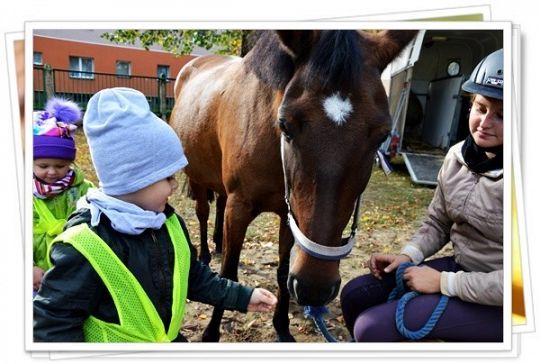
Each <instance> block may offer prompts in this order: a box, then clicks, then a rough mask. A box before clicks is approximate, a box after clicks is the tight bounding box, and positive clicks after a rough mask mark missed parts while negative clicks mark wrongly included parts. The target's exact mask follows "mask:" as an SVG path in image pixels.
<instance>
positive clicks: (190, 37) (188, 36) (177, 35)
mask: <svg viewBox="0 0 540 364" xmlns="http://www.w3.org/2000/svg"><path fill="white" fill-rule="evenodd" d="M249 32H250V31H247V30H235V29H225V30H201V29H184V30H173V29H165V30H137V29H127V30H115V31H114V32H111V33H109V32H106V33H103V34H102V35H101V37H102V38H104V39H107V40H109V41H111V42H114V43H116V44H132V45H134V44H135V43H136V41H140V43H141V46H142V47H143V48H144V49H146V50H148V49H150V47H151V46H152V45H159V46H161V47H162V48H163V50H165V51H167V52H171V53H173V54H175V55H182V54H191V53H192V51H193V49H194V48H195V47H200V48H204V49H206V50H211V51H212V52H213V53H215V54H228V55H243V53H244V52H243V50H242V44H243V41H244V40H245V39H246V37H247V35H248V34H249Z"/></svg>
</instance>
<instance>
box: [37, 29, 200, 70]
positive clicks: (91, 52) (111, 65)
mask: <svg viewBox="0 0 540 364" xmlns="http://www.w3.org/2000/svg"><path fill="white" fill-rule="evenodd" d="M33 40H34V45H33V46H34V51H35V52H41V53H42V54H43V63H44V64H49V65H51V67H52V68H57V69H64V70H67V69H69V57H70V56H76V57H88V58H93V59H94V72H102V73H116V61H128V62H131V74H132V75H134V76H147V77H157V66H158V65H168V66H169V67H170V77H172V78H176V75H177V74H178V72H179V71H180V68H182V66H183V65H184V64H186V63H187V62H189V61H190V60H191V59H193V58H194V56H179V57H175V56H174V55H172V54H170V53H166V52H156V51H146V50H144V49H134V48H125V47H120V46H114V45H111V46H108V45H102V44H91V43H83V42H74V41H69V40H63V39H54V38H46V37H41V36H34V37H33Z"/></svg>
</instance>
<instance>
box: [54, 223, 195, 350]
mask: <svg viewBox="0 0 540 364" xmlns="http://www.w3.org/2000/svg"><path fill="white" fill-rule="evenodd" d="M165 225H166V226H167V230H168V232H169V236H170V237H171V240H172V243H173V246H174V273H173V300H172V317H171V323H170V325H169V330H168V331H167V332H165V326H164V325H163V322H162V321H161V318H160V317H159V314H158V313H157V311H156V308H155V307H154V305H153V304H152V301H150V298H148V295H147V294H146V292H145V291H144V289H143V288H142V287H141V285H140V283H139V282H138V281H137V279H136V278H135V276H133V274H132V273H131V272H130V271H129V270H128V269H127V267H126V266H125V265H124V264H123V263H122V261H120V259H119V258H118V256H117V255H116V254H115V253H114V252H113V251H112V249H111V248H110V247H109V246H108V245H107V243H105V242H104V241H103V240H102V239H101V238H100V237H99V236H98V235H97V234H96V233H94V232H93V231H92V230H91V229H90V228H89V227H88V225H86V224H80V225H77V226H74V227H71V228H69V229H67V230H66V231H64V232H63V233H62V234H61V235H60V236H58V237H57V238H56V239H54V241H53V244H54V243H55V242H57V241H61V242H63V243H68V244H71V245H72V246H73V247H74V248H75V249H77V250H78V251H79V252H80V253H81V254H82V255H83V256H84V257H85V258H86V259H87V260H88V261H89V262H90V264H91V265H92V267H93V268H94V269H95V270H96V272H97V273H98V275H99V276H100V277H101V279H102V280H103V283H104V284H105V286H106V287H107V289H108V290H109V292H110V294H111V296H112V299H113V301H114V304H115V306H116V310H117V311H118V317H119V319H120V324H115V323H110V322H105V321H102V320H100V319H98V318H96V317H94V316H90V317H89V318H87V319H86V320H85V322H84V324H83V331H84V339H85V341H87V342H171V341H173V340H174V339H175V338H176V337H177V336H178V333H179V331H180V326H181V322H182V318H183V316H184V308H185V302H186V297H187V286H188V277H189V266H190V256H191V253H190V250H189V245H188V243H187V240H186V237H185V235H184V232H183V230H182V227H181V225H180V222H179V221H178V217H177V216H176V215H172V216H171V217H169V218H168V219H167V220H166V222H165ZM51 246H52V244H51ZM48 253H49V254H47V257H50V248H49V252H48ZM49 259H50V258H49Z"/></svg>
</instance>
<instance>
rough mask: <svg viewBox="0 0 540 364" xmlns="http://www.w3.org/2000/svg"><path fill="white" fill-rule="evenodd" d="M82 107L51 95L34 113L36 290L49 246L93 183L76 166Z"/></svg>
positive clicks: (34, 279) (34, 257)
mask: <svg viewBox="0 0 540 364" xmlns="http://www.w3.org/2000/svg"><path fill="white" fill-rule="evenodd" d="M80 120H81V110H80V109H79V106H78V105H77V104H76V103H74V102H73V101H69V100H66V99H61V98H51V99H50V100H49V101H48V102H47V105H46V107H45V110H44V111H37V112H34V114H33V141H34V147H33V153H34V162H33V167H32V170H33V180H32V185H33V198H32V203H33V239H34V240H33V263H34V264H33V289H34V295H35V293H36V292H37V290H38V289H39V287H40V286H41V280H42V278H43V275H44V274H45V271H46V270H47V269H48V268H49V267H48V263H47V257H46V254H47V246H48V244H50V242H51V241H52V240H53V239H54V238H55V237H56V236H57V235H58V234H60V233H61V232H62V230H63V227H64V224H65V222H66V220H67V218H68V216H69V215H70V214H71V213H72V212H73V211H75V209H76V204H77V200H78V199H79V198H80V197H81V196H83V195H85V194H86V192H87V191H88V189H89V188H90V187H93V184H92V182H90V181H87V180H86V179H85V178H84V175H83V173H82V171H80V170H79V169H78V168H76V167H75V166H74V165H73V161H74V160H75V155H76V150H77V149H76V147H75V140H74V139H73V135H72V134H73V132H74V131H75V130H76V129H77V126H76V125H75V123H76V122H78V121H80Z"/></svg>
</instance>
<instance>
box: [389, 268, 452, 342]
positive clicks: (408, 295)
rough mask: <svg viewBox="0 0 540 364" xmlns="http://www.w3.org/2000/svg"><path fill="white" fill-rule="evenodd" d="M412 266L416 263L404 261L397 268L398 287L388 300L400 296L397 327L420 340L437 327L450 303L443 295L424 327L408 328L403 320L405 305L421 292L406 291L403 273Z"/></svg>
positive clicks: (412, 338) (404, 334)
mask: <svg viewBox="0 0 540 364" xmlns="http://www.w3.org/2000/svg"><path fill="white" fill-rule="evenodd" d="M412 266H414V264H412V263H402V264H400V265H399V267H398V269H397V270H396V288H394V289H393V290H392V292H390V295H389V296H388V301H394V300H396V299H398V298H399V301H398V304H397V307H396V327H397V330H398V331H399V333H400V334H401V335H402V336H404V337H406V338H407V339H409V340H420V339H423V338H424V337H426V336H427V335H428V334H429V333H430V332H431V330H433V327H435V325H436V324H437V321H439V318H440V317H441V315H442V314H443V312H444V310H445V309H446V306H447V304H448V296H445V295H441V299H440V300H439V303H438V304H437V306H436V307H435V309H434V310H433V313H432V314H431V316H430V318H429V319H428V321H427V322H426V323H425V325H424V326H423V327H422V328H420V329H419V330H416V331H411V330H409V329H407V328H406V327H405V323H404V320H403V316H404V313H405V306H406V305H407V303H408V302H409V301H410V300H412V299H413V298H414V297H417V296H419V295H420V293H418V292H414V291H411V292H406V288H405V284H404V280H403V273H404V272H405V269H407V268H409V267H412ZM400 297H401V298H400Z"/></svg>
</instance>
